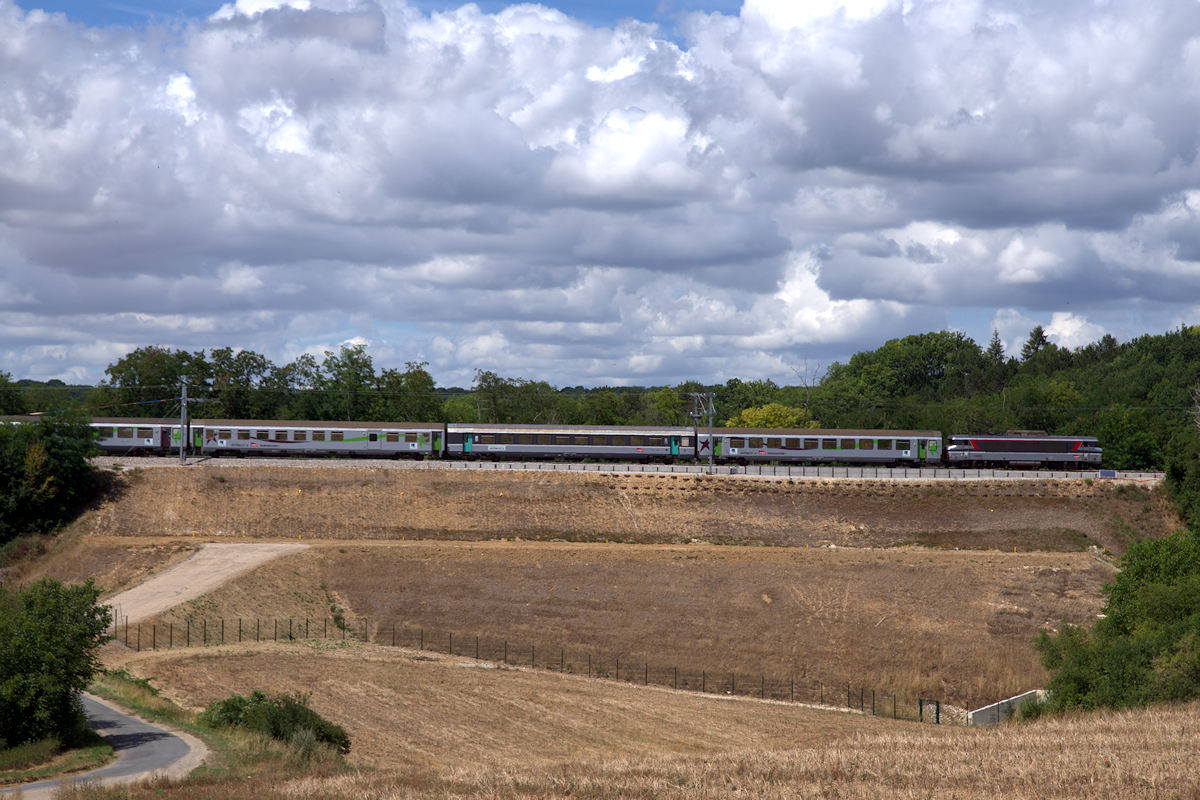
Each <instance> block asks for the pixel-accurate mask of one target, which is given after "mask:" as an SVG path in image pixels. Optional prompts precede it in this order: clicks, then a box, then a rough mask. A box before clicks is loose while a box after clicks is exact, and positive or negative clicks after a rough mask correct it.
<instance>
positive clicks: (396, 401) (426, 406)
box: [372, 361, 442, 422]
mask: <svg viewBox="0 0 1200 800" xmlns="http://www.w3.org/2000/svg"><path fill="white" fill-rule="evenodd" d="M428 366H429V362H428V361H409V362H406V364H405V370H404V372H400V371H399V370H396V369H385V370H384V371H383V372H382V374H380V376H379V382H378V389H379V397H378V402H377V403H376V405H375V407H374V410H373V411H372V414H373V418H374V419H381V420H386V421H389V422H437V421H440V420H441V419H442V403H441V401H440V400H439V399H438V396H437V386H436V385H435V384H434V382H433V376H432V375H430V374H429V371H428V370H427V369H425V368H426V367H428Z"/></svg>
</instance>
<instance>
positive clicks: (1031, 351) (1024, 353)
mask: <svg viewBox="0 0 1200 800" xmlns="http://www.w3.org/2000/svg"><path fill="white" fill-rule="evenodd" d="M1049 343H1050V340H1049V339H1047V338H1046V331H1045V330H1043V329H1042V326H1041V325H1035V326H1034V328H1033V330H1031V331H1030V332H1029V338H1028V339H1026V340H1025V344H1024V345H1022V346H1021V361H1029V360H1030V359H1032V358H1033V357H1034V356H1036V355H1037V354H1038V353H1040V352H1041V351H1042V348H1044V347H1045V346H1046V345H1048V344H1049Z"/></svg>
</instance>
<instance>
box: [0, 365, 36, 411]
mask: <svg viewBox="0 0 1200 800" xmlns="http://www.w3.org/2000/svg"><path fill="white" fill-rule="evenodd" d="M28 410H29V409H28V408H26V407H25V398H24V397H22V396H21V392H20V391H19V390H18V389H17V386H16V384H14V383H13V382H12V375H10V374H8V373H7V372H0V416H3V415H5V414H24V413H25V412H26V411H28Z"/></svg>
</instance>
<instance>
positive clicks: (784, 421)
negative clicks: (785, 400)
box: [725, 403, 817, 428]
mask: <svg viewBox="0 0 1200 800" xmlns="http://www.w3.org/2000/svg"><path fill="white" fill-rule="evenodd" d="M725 425H726V427H729V428H815V427H817V426H816V423H814V422H813V421H812V415H811V414H809V413H808V411H806V410H804V409H803V408H789V407H788V406H785V405H783V404H781V403H767V404H766V405H764V406H756V407H752V408H744V409H742V411H741V413H739V414H738V415H737V416H736V417H732V418H730V419H728V420H726V421H725Z"/></svg>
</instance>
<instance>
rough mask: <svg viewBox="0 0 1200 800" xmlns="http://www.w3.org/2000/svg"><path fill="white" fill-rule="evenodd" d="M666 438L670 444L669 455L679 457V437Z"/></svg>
mask: <svg viewBox="0 0 1200 800" xmlns="http://www.w3.org/2000/svg"><path fill="white" fill-rule="evenodd" d="M667 438H668V440H669V441H670V442H671V455H673V456H677V455H679V437H678V436H669V437H667Z"/></svg>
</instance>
